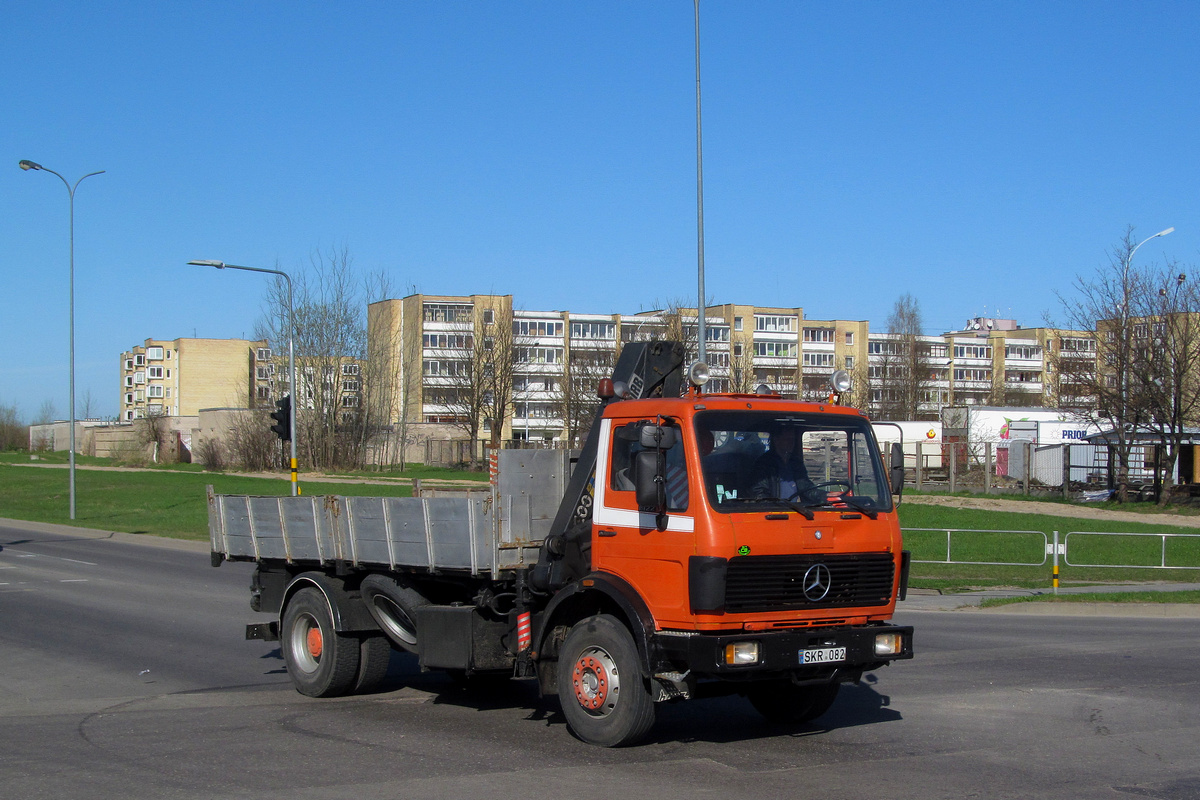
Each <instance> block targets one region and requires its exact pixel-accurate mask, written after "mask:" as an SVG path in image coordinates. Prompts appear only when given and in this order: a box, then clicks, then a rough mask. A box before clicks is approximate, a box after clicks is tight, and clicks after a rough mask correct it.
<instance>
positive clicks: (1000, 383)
mask: <svg viewBox="0 0 1200 800" xmlns="http://www.w3.org/2000/svg"><path fill="white" fill-rule="evenodd" d="M869 337H870V344H869V345H868V350H869V355H868V359H869V368H868V372H867V375H866V376H865V377H866V379H867V383H868V386H870V387H871V388H870V392H869V397H868V399H867V400H866V401H864V402H865V403H866V404H867V405H868V407H870V408H872V410H874V409H876V408H878V407H880V406H881V405H884V404H885V403H884V400H885V398H884V397H883V393H884V392H886V388H885V387H886V386H887V385H888V381H889V379H890V378H895V377H897V376H896V375H893V374H892V371H893V370H896V369H899V370H900V371H901V372H904V371H905V367H903V366H897V364H896V360H897V359H896V356H897V355H898V352H899V348H900V346H901V339H902V337H897V336H893V335H890V334H886V333H870V334H869ZM916 345H917V347H918V349H919V351H920V354H921V357H920V359H919V362H918V363H919V364H920V368H921V369H922V371H923V372H922V375H921V376H920V381H921V387H920V388H921V392H922V397H921V402H920V405H919V410H918V414H919V416H921V417H925V418H929V419H936V418H937V417H938V413H939V412H940V409H941V408H942V407H943V406H946V405H956V406H962V405H997V406H1006V407H1007V406H1047V407H1061V408H1083V407H1088V406H1090V405H1093V404H1094V403H1095V398H1094V397H1093V396H1091V395H1090V394H1089V393H1088V389H1087V388H1086V387H1085V386H1081V385H1079V384H1078V380H1077V377H1078V376H1079V375H1084V374H1088V373H1094V371H1095V366H1096V341H1095V337H1094V336H1092V335H1091V334H1090V333H1087V332H1082V331H1066V330H1060V329H1057V328H1022V327H1021V326H1020V325H1018V324H1017V323H1016V321H1015V320H1011V319H992V318H985V317H977V318H974V319H970V320H968V321H967V323H966V325H965V326H964V327H963V329H962V330H958V331H950V332H948V333H945V334H942V335H940V336H919V337H916ZM900 377H904V376H900Z"/></svg>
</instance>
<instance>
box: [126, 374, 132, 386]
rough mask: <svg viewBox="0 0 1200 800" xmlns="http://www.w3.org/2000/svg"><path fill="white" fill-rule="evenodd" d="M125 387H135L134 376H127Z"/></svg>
mask: <svg viewBox="0 0 1200 800" xmlns="http://www.w3.org/2000/svg"><path fill="white" fill-rule="evenodd" d="M125 385H126V386H133V376H132V375H126V376H125Z"/></svg>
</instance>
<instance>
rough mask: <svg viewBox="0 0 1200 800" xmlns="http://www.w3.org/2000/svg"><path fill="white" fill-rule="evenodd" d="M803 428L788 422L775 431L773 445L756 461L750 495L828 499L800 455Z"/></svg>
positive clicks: (758, 497)
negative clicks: (800, 438)
mask: <svg viewBox="0 0 1200 800" xmlns="http://www.w3.org/2000/svg"><path fill="white" fill-rule="evenodd" d="M799 437H800V431H799V430H798V429H797V428H796V427H794V426H791V425H784V426H781V427H779V428H778V429H776V430H775V431H774V432H773V433H772V434H771V446H770V447H769V448H768V449H767V451H766V452H765V453H763V454H762V455H761V456H759V457H758V459H757V460H756V461H755V462H754V467H753V470H752V471H751V478H752V482H751V484H750V496H751V497H752V498H754V499H756V500H763V499H772V498H775V499H779V500H796V499H799V500H804V501H807V502H810V503H819V502H821V501H822V500H824V499H825V498H826V494H825V492H824V491H823V490H821V489H818V488H817V487H816V485H815V484H814V483H813V482H812V481H811V480H809V478H808V470H806V469H805V468H804V458H803V457H802V456H801V454H800V448H799V446H798V444H799V442H798V439H799Z"/></svg>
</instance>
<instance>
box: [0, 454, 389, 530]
mask: <svg viewBox="0 0 1200 800" xmlns="http://www.w3.org/2000/svg"><path fill="white" fill-rule="evenodd" d="M208 484H212V486H213V487H214V488H215V489H216V491H217V493H218V494H253V495H286V494H288V493H290V492H291V484H290V483H289V482H288V480H287V478H285V477H282V476H281V477H280V478H279V479H267V478H247V477H243V476H239V475H231V474H222V473H204V474H196V473H191V472H175V471H167V470H164V471H155V472H108V471H104V472H99V471H94V470H76V472H75V493H76V496H75V517H76V518H75V521H74V522H73V523H72V522H71V521H70V520H69V519H68V516H69V511H68V505H69V492H70V489H69V483H68V472H67V470H64V469H25V468H22V467H10V466H5V465H3V464H0V517H9V518H12V519H23V520H31V521H34V522H54V523H60V524H64V525H70V524H74V525H78V526H80V527H84V528H98V529H100V530H111V531H123V532H125V533H151V534H155V535H158V536H172V537H176V538H180V539H197V540H205V539H207V538H208V504H207V501H206V494H205V490H204V487H205V486H206V485H208ZM300 488H301V491H302V492H305V493H308V494H343V495H378V496H384V497H409V496H411V495H412V490H411V488H410V487H408V486H407V485H404V486H400V485H397V486H386V485H384V486H381V485H371V484H353V483H311V484H307V485H306V484H305V483H304V481H303V480H301V481H300Z"/></svg>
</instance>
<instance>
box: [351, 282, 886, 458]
mask: <svg viewBox="0 0 1200 800" xmlns="http://www.w3.org/2000/svg"><path fill="white" fill-rule="evenodd" d="M368 326H369V328H370V332H369V334H368V338H369V340H370V341H371V342H372V343H373V344H372V347H373V348H374V349H373V352H379V353H381V354H382V352H383V351H384V350H386V349H389V348H390V352H389V354H388V356H387V358H388V360H389V362H390V363H391V364H393V365H394V367H393V368H394V372H395V374H396V375H397V378H396V383H395V386H394V388H393V391H392V392H391V395H392V397H393V402H392V415H393V418H397V417H399V415H400V414H401V413H402V409H403V410H404V411H405V412H406V413H407V418H408V419H409V420H410V421H421V422H434V423H455V422H458V421H461V419H462V418H463V415H464V414H468V413H478V412H476V411H473V407H472V404H474V405H475V407H478V405H480V404H481V403H482V402H484V401H485V400H486V398H482V397H479V398H473V397H471V396H470V395H471V394H472V393H478V391H479V390H478V387H477V386H474V387H473V385H472V384H473V382H474V380H475V379H474V378H473V376H472V373H473V371H475V370H478V369H481V366H480V364H479V362H477V361H476V360H474V359H473V358H472V356H471V353H473V352H475V349H476V348H481V349H482V350H483V351H485V352H486V351H488V350H489V349H490V348H492V347H501V346H505V347H511V348H512V353H513V355H514V358H513V364H512V375H511V386H512V398H511V399H512V412H511V415H510V416H508V417H507V418H506V420H505V424H504V430H503V431H502V432H501V436H502V438H505V439H509V438H512V439H525V440H535V441H544V440H559V439H562V438H564V437H565V438H571V439H574V438H576V437H577V436H578V434H579V433H580V431H581V429H582V428H583V427H584V426H585V425H586V422H587V421H588V420H590V414H591V410H590V409H591V400H590V398H591V397H592V396H594V391H595V385H596V382H597V381H598V380H599V379H600V378H601V377H604V376H606V375H607V374H608V373H609V371H610V370H611V368H612V365H613V364H614V363H615V360H616V357H617V354H618V352H619V350H620V347H621V346H622V345H623V344H625V343H628V342H631V341H644V340H649V339H658V338H674V339H681V340H682V341H684V342H688V343H691V344H689V349H691V350H692V351H693V352H694V351H695V350H696V347H695V343H696V342H697V341H698V337H699V325H698V316H697V311H696V309H689V308H674V309H659V310H653V311H645V312H640V313H636V314H589V313H577V312H572V311H523V310H520V309H514V307H513V299H512V297H511V295H502V296H501V295H470V296H433V295H411V296H409V297H405V298H403V299H400V300H384V301H381V302H378V303H374V304H372V305H371V306H370V308H369V310H368ZM868 333H869V331H868V324H867V322H865V321H845V320H805V318H804V310H803V309H802V308H798V307H797V308H774V307H755V306H746V305H735V304H724V305H719V306H712V307H709V308H708V309H706V314H705V339H706V346H705V350H706V356H707V360H708V362H709V364H710V366H711V367H712V376H713V379H712V382H711V384H710V386H711V388H712V389H713V390H714V391H734V392H754V391H756V390H757V389H758V388H759V387H761V386H766V387H769V388H770V389H771V390H773V391H776V392H778V393H780V394H782V395H784V396H788V397H798V396H803V397H806V398H809V399H821V398H824V397H825V396H827V394H828V391H829V388H828V379H829V376H830V375H831V374H832V373H833V372H834V370H836V369H849V370H852V371H853V370H855V369H856V368H857V367H859V366H860V365H865V364H866V361H867V346H868ZM384 343H390V345H388V346H386V347H385V346H384ZM575 409H578V413H577V412H576V410H575ZM487 431H490V420H487V419H485V420H484V421H483V425H482V426H481V430H480V432H481V434H483V433H484V432H487Z"/></svg>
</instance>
